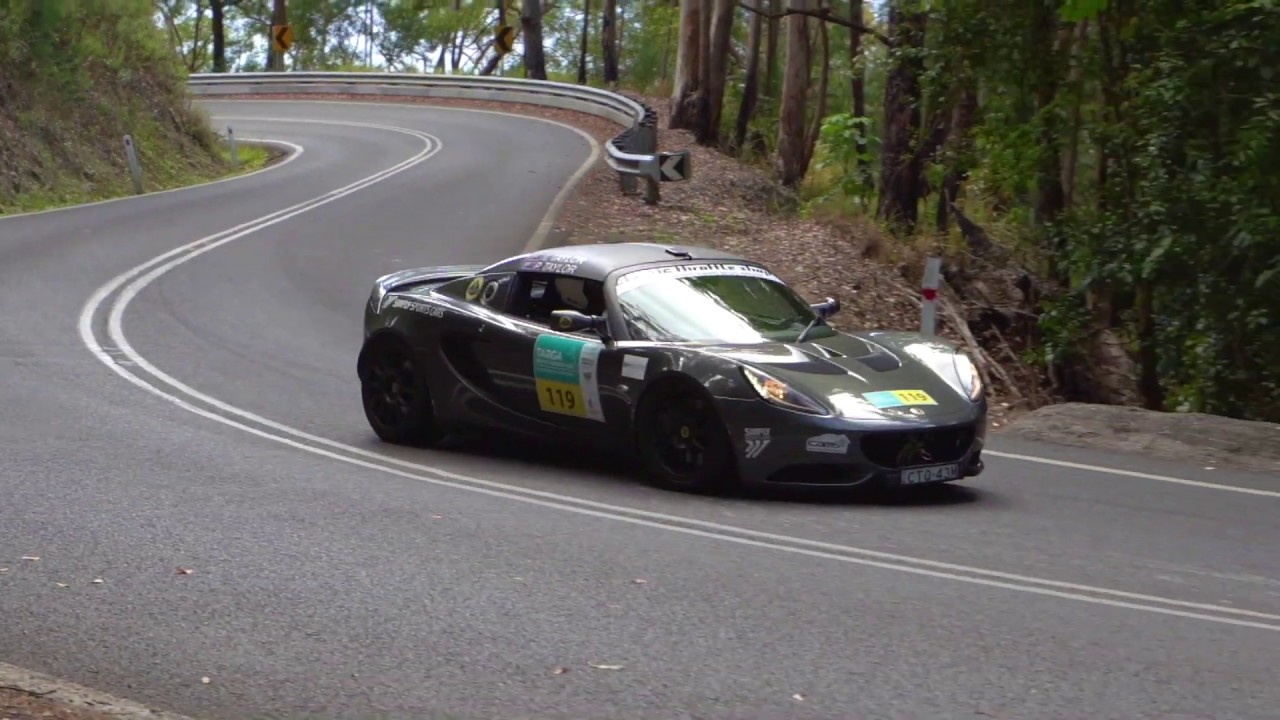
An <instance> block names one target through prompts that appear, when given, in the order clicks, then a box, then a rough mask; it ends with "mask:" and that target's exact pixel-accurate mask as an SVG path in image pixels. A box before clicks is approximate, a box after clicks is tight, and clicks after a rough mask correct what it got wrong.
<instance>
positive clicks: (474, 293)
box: [466, 277, 484, 300]
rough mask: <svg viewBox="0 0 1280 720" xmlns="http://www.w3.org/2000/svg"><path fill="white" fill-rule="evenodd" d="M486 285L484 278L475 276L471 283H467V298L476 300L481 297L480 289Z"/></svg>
mask: <svg viewBox="0 0 1280 720" xmlns="http://www.w3.org/2000/svg"><path fill="white" fill-rule="evenodd" d="M483 287H484V278H482V277H475V278H472V279H471V284H470V285H467V294H466V298H467V300H475V299H476V298H478V297H480V290H481V288H483Z"/></svg>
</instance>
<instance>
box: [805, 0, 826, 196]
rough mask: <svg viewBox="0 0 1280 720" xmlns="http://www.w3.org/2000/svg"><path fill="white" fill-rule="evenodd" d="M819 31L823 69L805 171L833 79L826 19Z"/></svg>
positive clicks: (811, 154)
mask: <svg viewBox="0 0 1280 720" xmlns="http://www.w3.org/2000/svg"><path fill="white" fill-rule="evenodd" d="M822 4H823V3H822V0H819V2H818V5H819V7H821V6H822ZM818 31H819V37H820V38H821V39H822V69H821V70H820V74H819V76H818V78H819V79H818V102H817V106H816V107H815V108H814V112H813V119H812V120H811V121H810V125H809V136H808V137H807V138H805V141H804V166H803V167H804V173H808V172H809V163H811V162H813V151H814V149H815V148H816V147H817V146H818V135H819V134H821V132H822V120H823V118H825V117H826V116H827V90H828V88H829V87H830V84H829V83H830V80H831V33H830V32H828V28H827V23H826V22H825V21H822V20H819V21H818ZM801 177H804V175H801Z"/></svg>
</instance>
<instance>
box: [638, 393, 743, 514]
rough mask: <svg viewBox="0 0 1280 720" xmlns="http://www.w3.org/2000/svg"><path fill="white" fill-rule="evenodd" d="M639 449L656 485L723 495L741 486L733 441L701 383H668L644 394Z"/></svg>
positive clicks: (639, 421)
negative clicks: (737, 485)
mask: <svg viewBox="0 0 1280 720" xmlns="http://www.w3.org/2000/svg"><path fill="white" fill-rule="evenodd" d="M636 450H637V452H638V453H639V455H640V461H641V462H642V463H643V464H644V468H645V471H646V476H647V479H648V481H649V482H650V483H651V484H653V485H655V486H657V487H660V488H663V489H666V490H678V491H681V492H693V493H719V492H723V491H725V490H727V489H729V488H730V487H733V486H735V485H736V484H737V482H736V479H737V465H736V463H735V462H734V458H733V444H732V443H731V442H730V440H729V434H728V432H727V431H726V429H725V426H724V422H723V421H722V420H721V419H720V416H719V413H717V412H716V408H715V405H714V404H713V402H712V400H711V398H710V397H709V396H708V395H707V394H706V392H704V391H703V390H702V388H701V387H698V386H695V385H692V384H689V383H681V382H667V383H664V384H663V385H662V386H660V387H654V388H653V389H651V390H650V391H649V392H647V393H645V395H644V397H643V398H642V399H641V401H640V407H639V408H638V409H637V412H636Z"/></svg>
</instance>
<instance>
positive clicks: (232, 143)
mask: <svg viewBox="0 0 1280 720" xmlns="http://www.w3.org/2000/svg"><path fill="white" fill-rule="evenodd" d="M227 145H228V146H229V147H228V148H227V149H228V150H229V151H230V153H231V169H232V170H239V169H240V150H239V149H238V148H236V133H235V131H234V130H232V129H231V126H230V125H228V126H227Z"/></svg>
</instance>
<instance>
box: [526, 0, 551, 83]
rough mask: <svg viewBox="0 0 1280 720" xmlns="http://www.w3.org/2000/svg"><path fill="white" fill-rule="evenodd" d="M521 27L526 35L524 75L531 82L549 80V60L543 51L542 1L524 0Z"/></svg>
mask: <svg viewBox="0 0 1280 720" xmlns="http://www.w3.org/2000/svg"><path fill="white" fill-rule="evenodd" d="M520 27H521V29H522V30H523V33H524V75H525V77H527V78H529V79H531V80H546V79H547V59H546V55H545V54H544V53H543V50H542V0H523V2H522V3H521V7H520Z"/></svg>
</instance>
